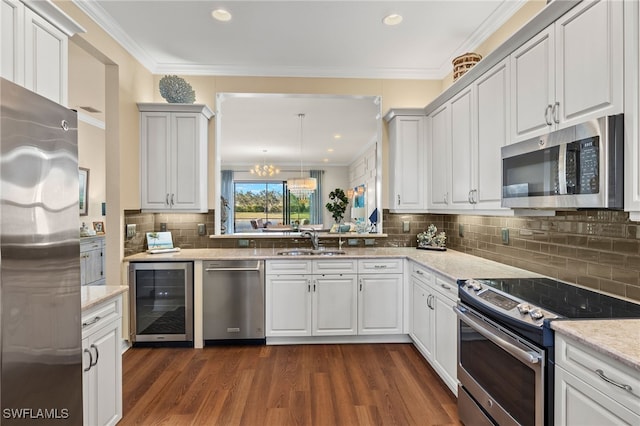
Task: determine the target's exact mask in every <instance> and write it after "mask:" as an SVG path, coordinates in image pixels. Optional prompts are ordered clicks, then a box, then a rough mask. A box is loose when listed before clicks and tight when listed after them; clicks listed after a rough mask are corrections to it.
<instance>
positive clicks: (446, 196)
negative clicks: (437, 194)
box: [444, 192, 449, 204]
mask: <svg viewBox="0 0 640 426" xmlns="http://www.w3.org/2000/svg"><path fill="white" fill-rule="evenodd" d="M444 203H445V204H449V193H448V192H445V193H444Z"/></svg>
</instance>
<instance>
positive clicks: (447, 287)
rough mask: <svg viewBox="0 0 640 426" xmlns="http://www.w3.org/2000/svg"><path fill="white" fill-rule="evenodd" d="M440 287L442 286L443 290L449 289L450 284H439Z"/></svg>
mask: <svg viewBox="0 0 640 426" xmlns="http://www.w3.org/2000/svg"><path fill="white" fill-rule="evenodd" d="M440 287H442V288H444V289H445V290H451V286H448V285H446V284H440Z"/></svg>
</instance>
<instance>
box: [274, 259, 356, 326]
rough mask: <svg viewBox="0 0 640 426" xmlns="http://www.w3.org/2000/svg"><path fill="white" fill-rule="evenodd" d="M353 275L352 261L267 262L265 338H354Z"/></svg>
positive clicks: (354, 294)
mask: <svg viewBox="0 0 640 426" xmlns="http://www.w3.org/2000/svg"><path fill="white" fill-rule="evenodd" d="M290 271H305V272H308V273H304V274H295V273H294V274H292V273H290ZM314 271H323V272H326V273H318V274H314V273H313V272H314ZM355 272H356V263H355V261H354V260H352V259H340V260H326V261H323V260H317V261H310V260H309V261H307V260H301V261H298V260H294V261H274V262H270V261H267V275H266V307H267V309H266V335H267V337H300V336H344V335H355V334H356V333H357V327H358V316H357V315H358V314H357V313H358V311H357V300H358V294H357V288H356V277H357V275H356V273H355Z"/></svg>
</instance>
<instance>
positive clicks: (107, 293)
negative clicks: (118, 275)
mask: <svg viewBox="0 0 640 426" xmlns="http://www.w3.org/2000/svg"><path fill="white" fill-rule="evenodd" d="M125 291H129V287H127V286H124V285H85V286H82V287H81V288H80V299H81V305H82V310H83V311H85V310H87V309H89V308H92V307H94V306H96V305H98V304H100V303H102V302H104V301H105V300H108V299H110V298H112V297H115V296H117V295H119V294H122V293H124V292H125Z"/></svg>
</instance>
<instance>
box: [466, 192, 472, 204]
mask: <svg viewBox="0 0 640 426" xmlns="http://www.w3.org/2000/svg"><path fill="white" fill-rule="evenodd" d="M472 192H473V189H470V190H469V193H468V194H467V200H469V204H473V198H472V197H471V193H472Z"/></svg>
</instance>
